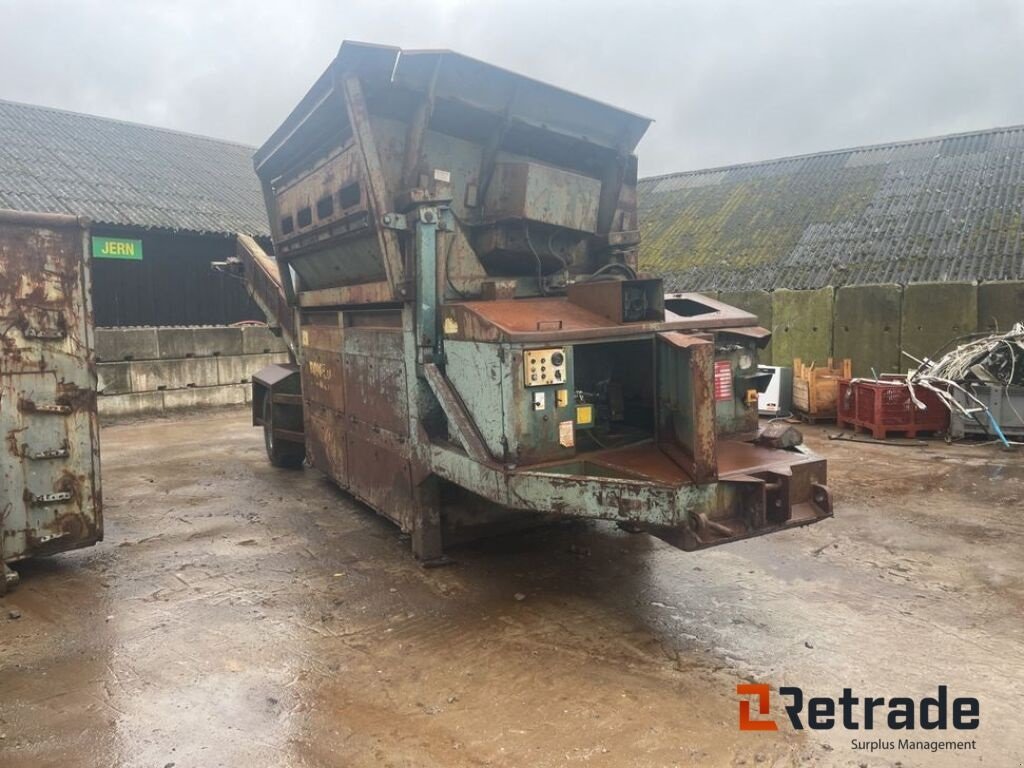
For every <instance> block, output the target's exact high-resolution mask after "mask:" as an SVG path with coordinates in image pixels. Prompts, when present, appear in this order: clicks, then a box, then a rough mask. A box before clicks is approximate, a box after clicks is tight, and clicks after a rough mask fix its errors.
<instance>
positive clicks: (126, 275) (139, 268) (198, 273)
mask: <svg viewBox="0 0 1024 768" xmlns="http://www.w3.org/2000/svg"><path fill="white" fill-rule="evenodd" d="M254 151H255V150H254V148H253V147H248V146H245V145H242V144H235V143H232V142H227V141H220V140H216V139H210V138H206V137H203V136H194V135H190V134H186V133H180V132H177V131H171V130H166V129H163V128H154V127H151V126H144V125H137V124H134V123H127V122H122V121H119V120H110V119H107V118H102V117H94V116H91V115H82V114H77V113H74V112H66V111H62V110H57V109H50V108H46V107H37V106H31V105H28V104H19V103H14V102H9V101H0V208H9V209H13V210H20V211H37V212H48V213H71V214H76V215H79V216H85V217H87V218H88V219H90V220H91V221H92V234H93V243H92V248H93V253H92V255H93V257H94V258H93V265H92V281H93V311H94V316H95V322H96V325H98V326H136V325H145V326H168V325H211V324H217V325H224V324H229V323H234V322H238V321H243V320H261V319H262V315H261V313H260V312H259V310H258V309H257V308H256V307H255V305H253V304H252V303H251V302H250V301H249V298H248V296H247V295H246V293H245V290H244V289H243V287H242V286H241V284H239V283H238V282H237V281H235V280H232V279H231V278H229V277H227V276H224V275H219V274H216V273H214V272H212V271H211V269H210V262H211V261H217V260H221V259H224V258H226V257H227V256H229V255H231V254H232V253H233V252H234V241H233V238H234V235H235V233H237V232H243V233H246V234H249V235H253V236H255V237H256V238H257V239H260V240H262V241H263V244H264V246H266V247H269V242H268V240H267V239H268V236H269V231H268V228H267V218H266V212H265V208H264V205H263V196H262V193H261V190H260V185H259V181H258V180H257V178H256V174H255V173H254V172H253V168H252V154H253V152H254Z"/></svg>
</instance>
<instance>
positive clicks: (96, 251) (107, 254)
mask: <svg viewBox="0 0 1024 768" xmlns="http://www.w3.org/2000/svg"><path fill="white" fill-rule="evenodd" d="M92 255H93V257H95V258H97V259H131V260H132V261H142V241H141V240H126V239H124V238H123V237H94V238H93V239H92Z"/></svg>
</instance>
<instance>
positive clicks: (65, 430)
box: [0, 210, 103, 594]
mask: <svg viewBox="0 0 1024 768" xmlns="http://www.w3.org/2000/svg"><path fill="white" fill-rule="evenodd" d="M88 248H89V228H88V222H86V221H85V220H84V219H80V218H78V217H76V216H66V215H59V214H50V213H23V212H19V211H7V210H0V323H2V324H0V342H2V344H3V347H2V350H0V434H2V436H3V441H4V443H3V445H4V448H3V451H2V452H0V594H2V593H3V592H4V591H5V589H6V588H7V586H8V585H9V584H13V583H15V582H16V581H17V575H16V574H15V573H14V571H12V570H11V569H10V568H9V567H8V566H7V563H11V562H16V561H19V560H22V559H24V558H27V557H30V556H33V555H49V554H54V553H56V552H63V551H66V550H69V549H76V548H78V547H85V546H89V545H91V544H95V543H96V542H97V541H99V540H100V539H102V538H103V514H102V504H101V499H100V475H99V471H100V469H99V425H98V423H97V418H96V358H95V354H94V352H93V326H92V302H91V300H90V297H89V264H88V255H87V254H88Z"/></svg>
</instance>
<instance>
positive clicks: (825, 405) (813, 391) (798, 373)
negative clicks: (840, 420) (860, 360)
mask: <svg viewBox="0 0 1024 768" xmlns="http://www.w3.org/2000/svg"><path fill="white" fill-rule="evenodd" d="M851 370H852V364H851V362H850V359H849V358H846V359H844V360H842V361H841V362H840V364H839V367H837V368H833V367H832V358H831V357H830V358H829V359H828V364H827V365H826V366H825V367H822V368H819V367H817V366H815V364H814V363H811V364H810V365H804V363H803V361H802V360H801V359H800V358H799V357H798V358H796V359H795V360H793V413H795V414H797V415H799V416H800V417H801V418H807V419H809V420H813V421H809V423H811V424H814V423H816V421H817V420H822V421H824V420H831V419H835V417H836V412H837V410H838V409H837V406H836V397H837V396H838V394H839V380H840V379H848V378H850V374H851Z"/></svg>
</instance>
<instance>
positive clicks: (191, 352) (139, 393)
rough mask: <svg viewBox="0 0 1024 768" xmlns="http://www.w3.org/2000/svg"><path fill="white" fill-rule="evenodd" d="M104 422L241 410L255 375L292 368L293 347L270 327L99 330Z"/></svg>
mask: <svg viewBox="0 0 1024 768" xmlns="http://www.w3.org/2000/svg"><path fill="white" fill-rule="evenodd" d="M96 357H97V361H98V364H97V374H98V378H99V395H100V397H99V411H100V414H101V415H108V416H129V415H135V414H142V413H153V412H159V411H165V410H173V409H176V408H197V407H202V406H217V405H239V404H242V403H245V402H247V401H248V399H249V393H250V386H249V381H250V379H251V377H252V374H253V373H255V372H256V371H258V370H259V369H260V368H262V367H264V366H265V365H270V364H271V363H285V362H288V352H287V347H286V346H285V344H284V342H283V341H281V339H279V338H277V337H276V336H274V335H273V334H271V333H270V331H269V330H267V328H266V327H264V326H242V327H222V326H197V327H184V328H177V327H175V328H97V329H96Z"/></svg>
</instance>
